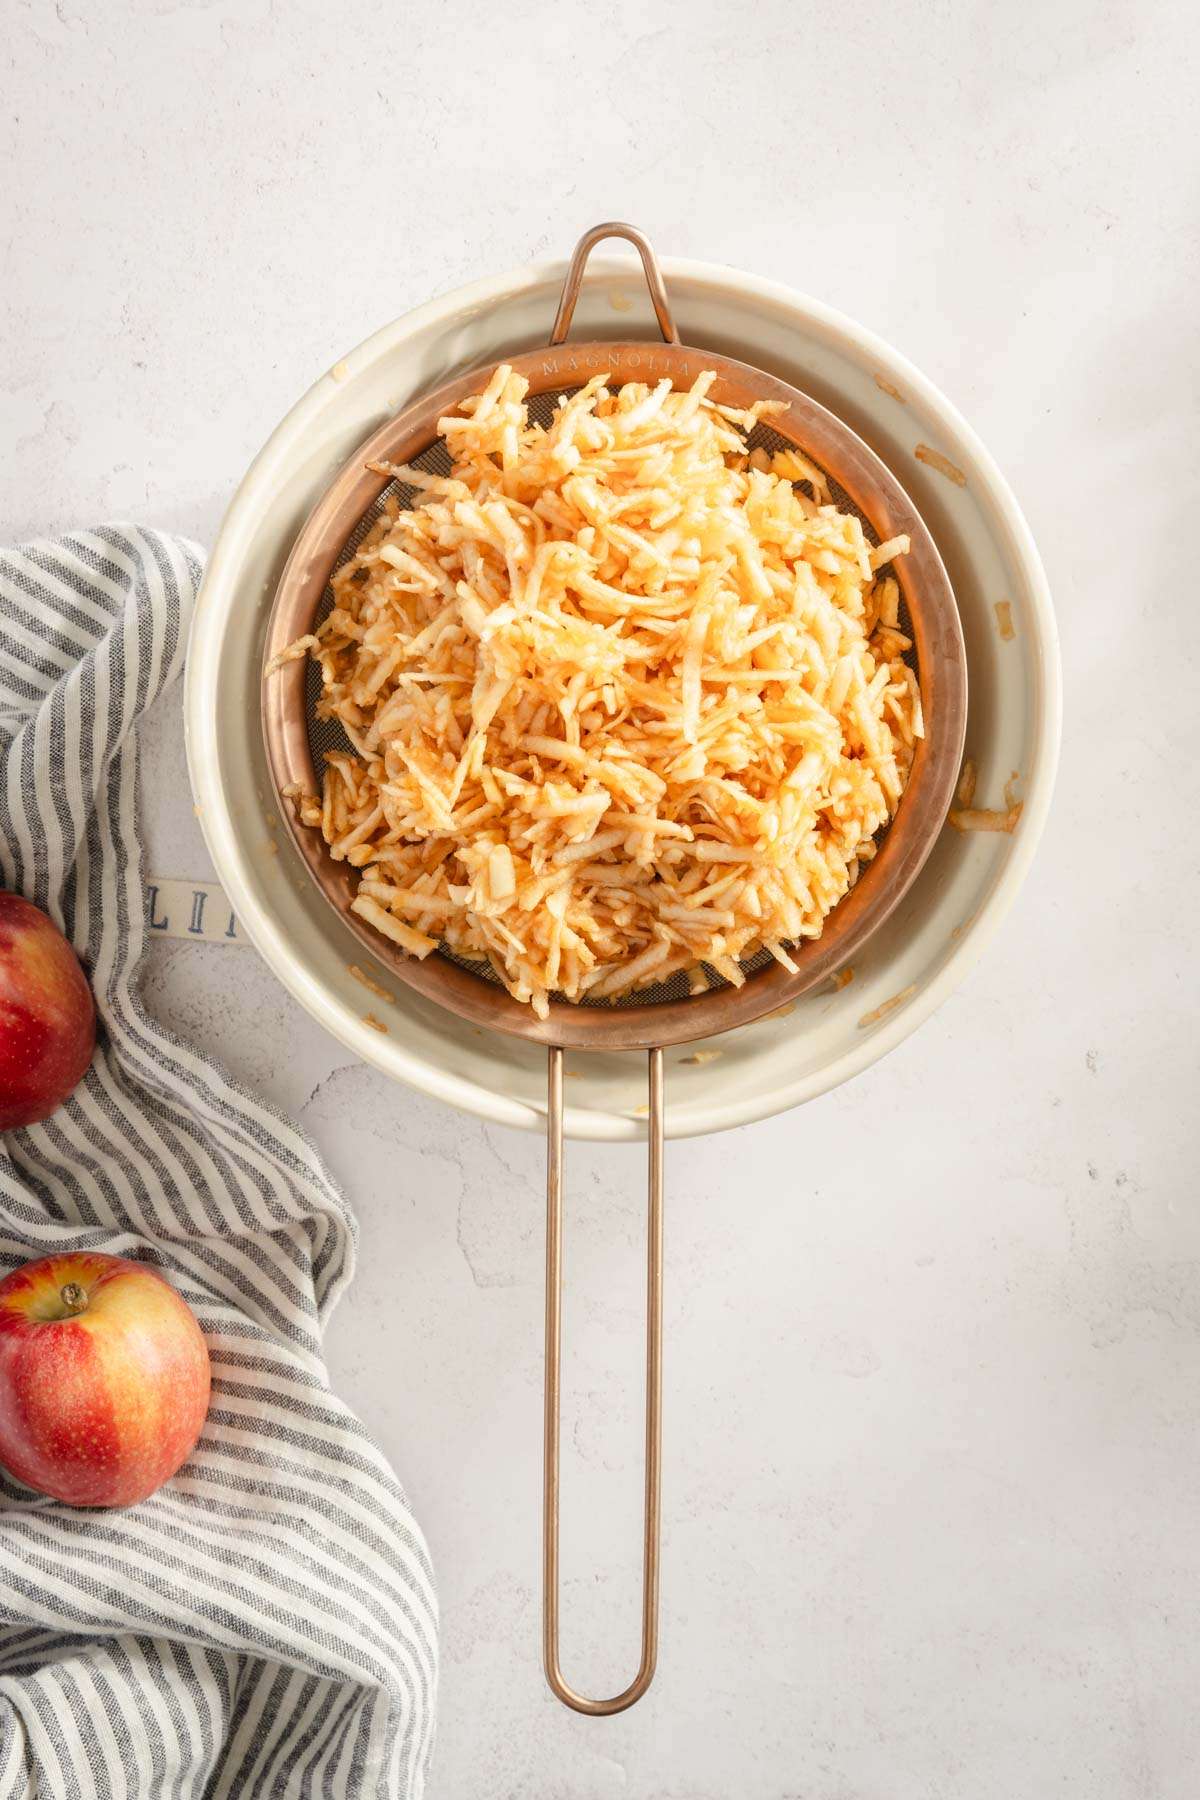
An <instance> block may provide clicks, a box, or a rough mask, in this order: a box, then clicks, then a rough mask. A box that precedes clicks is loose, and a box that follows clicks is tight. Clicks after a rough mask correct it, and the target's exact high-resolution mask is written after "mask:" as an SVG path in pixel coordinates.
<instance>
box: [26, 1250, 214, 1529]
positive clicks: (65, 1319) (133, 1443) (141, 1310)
mask: <svg viewBox="0 0 1200 1800" xmlns="http://www.w3.org/2000/svg"><path fill="white" fill-rule="evenodd" d="M208 1393H209V1365H208V1346H207V1344H206V1343H205V1342H204V1334H203V1332H202V1331H201V1330H200V1327H199V1325H198V1324H197V1323H196V1318H195V1315H194V1313H193V1312H192V1310H191V1308H190V1307H188V1306H186V1305H185V1304H184V1302H183V1301H182V1300H181V1299H180V1297H179V1295H178V1294H177V1293H176V1292H175V1290H174V1288H173V1287H170V1286H168V1284H167V1283H166V1282H165V1281H164V1280H163V1279H162V1277H161V1275H157V1274H156V1273H155V1272H154V1270H153V1269H149V1268H146V1267H145V1266H144V1265H143V1264H142V1263H135V1262H128V1261H127V1260H126V1258H125V1257H123V1256H103V1255H101V1254H100V1253H99V1252H98V1251H91V1250H82V1251H77V1252H72V1253H70V1254H68V1255H63V1256H47V1257H43V1258H42V1260H41V1261H40V1262H31V1263H26V1264H25V1265H24V1267H23V1268H20V1269H14V1270H13V1272H12V1274H11V1275H9V1276H7V1277H6V1279H5V1280H4V1281H0V1462H2V1463H3V1464H4V1465H5V1467H6V1468H7V1469H9V1470H11V1472H12V1473H13V1474H14V1475H15V1476H16V1477H17V1479H18V1481H23V1482H24V1483H25V1484H26V1486H27V1487H32V1488H37V1489H38V1490H39V1491H40V1492H41V1493H43V1494H51V1495H52V1496H53V1497H54V1499H56V1500H66V1501H69V1502H70V1504H71V1505H72V1506H132V1505H133V1503H134V1502H135V1501H137V1500H144V1499H145V1498H146V1496H147V1494H152V1493H153V1492H154V1490H155V1488H157V1487H161V1486H162V1484H163V1482H164V1481H166V1480H167V1478H168V1477H169V1476H171V1475H173V1474H174V1473H175V1471H176V1469H177V1468H178V1467H179V1466H180V1464H181V1463H183V1462H186V1460H187V1458H188V1457H189V1456H190V1455H191V1453H192V1450H193V1449H194V1447H195V1444H196V1439H197V1438H198V1437H199V1436H200V1431H201V1428H202V1426H203V1424H204V1415H205V1414H206V1413H207V1411H208Z"/></svg>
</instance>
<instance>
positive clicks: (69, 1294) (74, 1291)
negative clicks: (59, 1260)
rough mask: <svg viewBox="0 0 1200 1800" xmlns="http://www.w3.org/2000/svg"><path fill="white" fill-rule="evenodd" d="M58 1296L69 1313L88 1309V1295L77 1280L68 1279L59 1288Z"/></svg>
mask: <svg viewBox="0 0 1200 1800" xmlns="http://www.w3.org/2000/svg"><path fill="white" fill-rule="evenodd" d="M58 1297H59V1299H60V1300H61V1301H62V1303H63V1305H64V1306H65V1307H66V1309H67V1312H68V1313H81V1312H86V1311H87V1303H88V1297H87V1294H86V1293H85V1291H84V1289H83V1288H81V1287H80V1285H79V1283H78V1282H77V1281H68V1282H67V1283H66V1284H65V1285H64V1286H63V1287H61V1288H60V1289H59V1291H58Z"/></svg>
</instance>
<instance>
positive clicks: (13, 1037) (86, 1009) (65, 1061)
mask: <svg viewBox="0 0 1200 1800" xmlns="http://www.w3.org/2000/svg"><path fill="white" fill-rule="evenodd" d="M95 1043H96V1007H95V1002H94V1001H93V999H92V990H91V988H89V986H88V984H87V977H86V976H85V975H84V972H83V970H82V969H81V968H80V966H79V958H78V957H77V956H76V954H75V952H74V950H72V948H71V946H70V944H68V942H67V940H66V938H65V937H64V936H63V934H62V932H61V931H60V930H59V929H58V926H57V925H56V924H55V923H54V921H53V919H48V918H47V917H46V914H45V913H44V912H42V911H41V910H40V908H38V907H36V906H34V904H33V902H32V901H31V900H26V899H25V898H24V897H23V895H21V894H6V893H0V1131H11V1130H12V1129H13V1128H14V1127H15V1126H20V1125H36V1124H37V1122H38V1120H39V1119H44V1118H47V1117H48V1116H49V1114H50V1113H52V1112H53V1111H54V1109H55V1107H56V1106H61V1105H62V1103H63V1101H64V1100H65V1099H66V1098H67V1095H68V1094H70V1093H73V1092H74V1090H75V1088H76V1087H78V1085H79V1083H80V1081H81V1080H82V1079H83V1074H84V1070H85V1069H86V1068H87V1066H88V1064H89V1063H90V1062H91V1060H92V1051H93V1049H94V1047H95Z"/></svg>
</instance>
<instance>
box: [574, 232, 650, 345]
mask: <svg viewBox="0 0 1200 1800" xmlns="http://www.w3.org/2000/svg"><path fill="white" fill-rule="evenodd" d="M605 238H624V239H625V242H626V243H627V244H632V245H633V247H634V249H635V250H636V251H637V253H638V255H639V256H640V257H641V259H642V269H643V272H644V273H645V276H646V286H647V287H648V288H649V290H650V304H651V305H652V306H653V308H654V316H655V318H656V319H657V320H658V329H659V330H660V331H661V332H662V334H663V342H664V343H667V344H677V343H678V342H679V333H678V332H677V331H676V329H675V321H674V319H673V318H672V317H671V303H670V301H669V300H668V299H667V289H666V284H665V283H664V281H663V278H662V270H661V269H660V268H659V266H658V258H657V257H656V256H655V254H654V252H653V250H652V249H651V248H650V245H649V243H648V242H647V240H646V238H645V237H643V235H642V233H641V232H640V231H639V230H638V228H637V226H636V225H622V224H621V223H620V222H619V221H618V220H615V219H610V220H609V221H608V223H607V224H605V225H593V226H592V229H591V230H590V231H585V232H584V234H583V236H582V237H581V238H580V240H579V242H578V243H577V244H576V246H575V248H574V250H573V252H572V253H571V262H570V266H569V267H568V269H567V279H566V280H565V281H564V282H563V290H562V296H561V298H560V299H559V302H558V312H557V313H556V315H555V319H554V329H553V331H551V333H550V342H551V344H561V343H562V342H563V339H564V338H565V337H566V335H567V333H568V331H570V329H571V320H572V319H573V318H574V316H575V302H576V301H577V300H578V299H579V289H580V287H581V286H582V285H583V271H584V269H585V268H586V267H587V259H588V257H589V256H590V255H591V254H592V251H593V250H594V249H595V248H596V245H597V244H600V243H603V242H604V240H605Z"/></svg>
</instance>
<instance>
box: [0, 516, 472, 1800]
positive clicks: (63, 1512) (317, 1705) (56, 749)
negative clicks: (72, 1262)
mask: <svg viewBox="0 0 1200 1800" xmlns="http://www.w3.org/2000/svg"><path fill="white" fill-rule="evenodd" d="M199 568H200V565H199V558H198V553H197V552H196V551H195V550H194V549H193V548H192V547H191V546H189V545H188V544H185V543H181V542H179V541H176V540H172V539H169V538H166V537H162V536H160V535H158V534H156V533H154V532H149V531H140V530H137V529H135V528H133V527H130V526H108V527H105V528H103V529H101V530H96V531H86V532H79V533H76V534H74V535H71V536H69V537H65V538H61V539H59V540H57V541H54V542H50V541H46V542H39V543H33V544H27V545H24V546H22V547H21V548H20V549H19V550H10V551H8V552H0V885H3V886H4V887H7V888H13V889H18V890H19V891H20V892H22V893H24V894H26V895H28V897H29V898H30V899H31V900H34V901H36V902H37V904H38V905H39V906H42V907H44V908H45V909H46V910H47V911H48V912H49V913H50V914H51V915H52V916H53V917H54V918H55V919H57V920H58V921H59V923H60V924H61V925H62V927H63V929H64V931H65V932H66V934H67V936H68V937H69V938H70V939H71V940H72V941H73V943H74V944H75V946H76V948H77V949H78V951H79V954H80V955H81V957H82V958H83V961H84V964H85V966H86V968H87V971H88V974H89V976H90V978H91V981H92V985H93V988H94V990H95V995H96V1003H97V1008H98V1013H99V1026H100V1029H99V1041H98V1044H97V1049H96V1054H95V1057H94V1059H93V1062H92V1066H91V1069H90V1070H89V1072H88V1074H87V1076H86V1077H85V1079H84V1082H83V1085H82V1086H81V1087H80V1088H79V1090H78V1091H77V1092H76V1094H75V1095H74V1097H73V1098H72V1099H71V1100H69V1101H68V1102H67V1104H66V1105H65V1106H63V1107H62V1108H60V1110H59V1111H58V1112H56V1113H55V1114H53V1115H52V1117H51V1118H49V1119H47V1120H46V1121H45V1123H44V1124H41V1125H35V1126H31V1127H30V1128H29V1129H28V1130H26V1131H13V1132H9V1133H8V1134H6V1135H5V1136H3V1137H0V1274H5V1273H7V1272H8V1270H9V1269H10V1268H12V1267H13V1266H15V1265H16V1264H17V1263H20V1262H23V1261H26V1260H27V1259H28V1258H30V1257H34V1256H42V1255H45V1254H46V1253H48V1252H50V1251H53V1250H64V1249H75V1248H89V1249H102V1250H107V1251H113V1252H117V1253H119V1254H120V1255H122V1256H130V1257H136V1258H139V1259H140V1260H142V1261H144V1262H147V1263H152V1264H154V1265H155V1266H156V1267H158V1268H161V1269H162V1270H163V1271H164V1273H165V1274H166V1275H167V1276H168V1278H169V1279H170V1280H171V1281H172V1282H173V1283H174V1284H175V1286H176V1287H177V1288H178V1289H179V1291H180V1292H181V1293H182V1294H183V1295H184V1297H185V1298H186V1299H187V1300H188V1302H189V1303H190V1304H191V1306H192V1307H193V1308H194V1309H195V1311H196V1313H197V1314H198V1316H199V1318H200V1321H201V1323H202V1325H203V1326H204V1330H205V1333H206V1335H207V1338H208V1343H209V1348H210V1350H211V1352H212V1367H213V1399H212V1410H211V1412H210V1414H209V1418H208V1423H207V1425H206V1427H205V1430H204V1435H203V1437H202V1438H201V1441H200V1444H199V1446H198V1447H197V1449H196V1451H195V1454H194V1455H193V1457H192V1459H191V1461H190V1462H188V1463H187V1464H186V1465H185V1467H184V1468H183V1469H182V1470H181V1471H180V1473H179V1474H178V1475H177V1476H176V1477H175V1478H174V1479H173V1480H172V1481H169V1482H168V1483H167V1485H166V1486H165V1487H164V1488H162V1489H160V1491H159V1492H158V1493H157V1494H155V1495H154V1496H153V1497H152V1498H151V1499H149V1500H146V1501H144V1502H143V1503H142V1504H141V1505H140V1506H135V1507H132V1508H129V1509H128V1510H126V1511H119V1512H83V1511H75V1510H73V1509H72V1508H71V1507H67V1506H63V1505H60V1504H59V1503H58V1502H56V1501H53V1500H47V1499H45V1498H43V1497H41V1496H38V1495H35V1494H32V1493H31V1492H30V1491H29V1490H28V1489H27V1488H24V1487H21V1486H20V1485H19V1484H18V1483H16V1482H13V1481H11V1480H9V1479H8V1478H7V1477H6V1476H2V1475H0V1800H23V1797H26V1796H29V1797H32V1796H34V1795H39V1796H40V1795H54V1796H55V1797H56V1800H68V1797H69V1796H79V1797H80V1800H84V1797H86V1800H96V1797H98V1800H114V1797H116V1796H126V1795H137V1796H139V1797H143V1796H144V1797H146V1800H149V1797H150V1796H153V1797H154V1800H160V1797H161V1800H167V1797H173V1796H178V1797H180V1800H185V1797H186V1800H190V1797H192V1796H200V1795H204V1796H207V1797H210V1800H215V1797H218V1796H225V1795H229V1796H236V1797H237V1800H246V1797H247V1796H260V1795H261V1796H266V1795H296V1796H299V1795H304V1796H314V1797H315V1796H318V1795H329V1796H342V1795H353V1796H358V1795H389V1796H391V1795H404V1796H408V1795H419V1794H421V1793H422V1791H423V1788H424V1780H425V1771H426V1767H427V1763H428V1758H429V1750H430V1742H431V1736H432V1730H433V1716H434V1695H435V1682H436V1675H437V1656H436V1603H435V1599H434V1591H433V1579H432V1574H431V1571H430V1565H429V1555H428V1552H427V1550H426V1547H425V1543H424V1540H423V1538H422V1536H421V1533H420V1530H419V1528H418V1527H417V1525H416V1523H415V1521H414V1519H413V1517H412V1514H411V1513H410V1511H409V1509H408V1505H407V1502H406V1500H405V1497H404V1494H403V1492H402V1490H401V1488H400V1486H399V1484H398V1482H397V1480H396V1478H395V1476H394V1475H393V1474H392V1471H391V1470H390V1469H389V1467H388V1465H387V1463H386V1462H385V1461H384V1458H383V1456H382V1455H381V1454H380V1452H379V1450H378V1449H377V1448H376V1447H375V1445H374V1444H373V1443H372V1441H371V1439H370V1438H369V1437H368V1435H367V1433H366V1432H365V1430H364V1429H363V1427H362V1426H361V1425H360V1424H359V1422H358V1420H357V1419H355V1418H354V1416H353V1415H352V1414H351V1413H350V1412H348V1411H347V1409H346V1407H345V1406H343V1405H342V1404H341V1402H340V1401H339V1400H338V1399H337V1398H336V1397H335V1396H334V1395H333V1394H332V1393H331V1392H330V1389H329V1377H328V1373H327V1371H326V1368H325V1364H324V1360H323V1358H322V1354H321V1340H322V1333H323V1330H324V1326H325V1321H326V1320H327V1318H328V1317H329V1313H330V1310H331V1308H332V1307H333V1305H334V1302H335V1301H336V1300H337V1298H338V1296H339V1295H340V1294H341V1293H342V1291H343V1290H344V1288H345V1287H346V1284H347V1282H348V1281H349V1280H350V1276H351V1273H352V1270H353V1264H354V1245H355V1229H354V1221H353V1219H352V1217H351V1215H350V1213H349V1211H348V1209H347V1206H346V1203H345V1201H344V1200H343V1199H342V1197H341V1195H340V1194H339V1193H338V1191H337V1189H336V1188H335V1187H334V1185H333V1183H332V1182H331V1180H330V1178H329V1176H328V1175H327V1173H326V1172H325V1170H324V1168H323V1167H322V1165H321V1162H320V1160H319V1158H318V1156H317V1154H316V1151H315V1150H314V1149H313V1147H312V1145H311V1144H310V1143H309V1142H308V1141H307V1140H306V1139H305V1138H304V1137H303V1136H302V1134H301V1133H300V1132H299V1131H298V1130H297V1129H296V1127H295V1126H294V1125H292V1124H291V1123H290V1122H289V1121H288V1120H287V1119H286V1118H284V1117H283V1116H282V1115H280V1114H279V1113H277V1112H275V1111H274V1109H273V1108H271V1107H269V1106H265V1105H263V1104H262V1103H261V1102H260V1101H257V1100H255V1099H254V1098H253V1096H252V1095H250V1094H248V1093H246V1092H245V1091H244V1090H243V1089H241V1088H239V1087H238V1086H237V1085H236V1084H235V1083H234V1082H232V1081H231V1080H230V1079H229V1078H228V1076H226V1075H224V1074H222V1072H221V1070H220V1069H219V1068H218V1067H217V1066H216V1064H215V1063H214V1062H213V1061H212V1060H211V1059H210V1058H209V1056H208V1055H207V1054H206V1053H205V1052H204V1050H203V1049H200V1048H195V1047H193V1046H192V1045H189V1044H184V1043H181V1042H180V1041H179V1040H178V1039H177V1038H175V1037H174V1036H172V1035H171V1033H170V1032H168V1031H165V1030H164V1029H163V1028H162V1026H161V1025H158V1024H156V1023H154V1022H153V1021H152V1020H150V1019H149V1018H148V1017H147V1015H146V1013H145V1012H144V1010H143V1008H142V1005H141V1002H140V1000H139V997H138V992H137V987H136V978H137V970H138V962H139V958H140V956H141V953H142V945H143V936H144V911H143V908H144V893H143V867H142V851H141V846H140V844H139V841H138V835H137V812H138V771H137V757H136V750H135V742H134V727H135V725H136V723H137V720H138V718H139V717H140V716H141V714H142V713H143V712H144V711H145V709H146V708H147V706H149V705H150V703H151V701H153V699H154V698H155V696H156V695H157V694H158V693H160V692H161V690H162V689H163V688H164V687H165V686H166V685H167V683H168V682H169V681H172V680H173V679H174V678H175V676H176V675H177V674H178V672H179V670H180V668H181V666H182V663H183V653H184V645H185V641H186V636H187V625H188V618H189V614H190V610H191V605H192V600H193V597H194V594H195V589H196V584H197V581H198V578H199Z"/></svg>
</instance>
